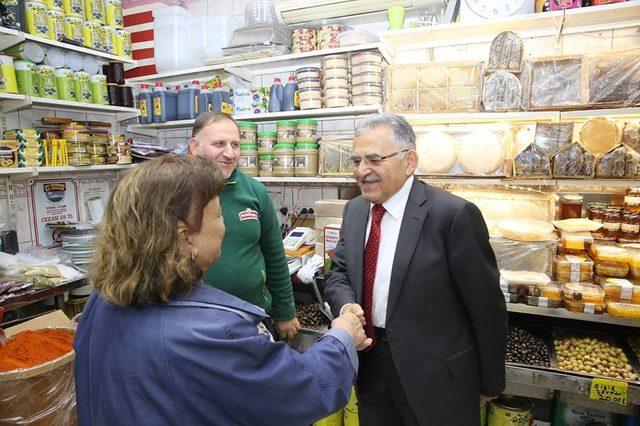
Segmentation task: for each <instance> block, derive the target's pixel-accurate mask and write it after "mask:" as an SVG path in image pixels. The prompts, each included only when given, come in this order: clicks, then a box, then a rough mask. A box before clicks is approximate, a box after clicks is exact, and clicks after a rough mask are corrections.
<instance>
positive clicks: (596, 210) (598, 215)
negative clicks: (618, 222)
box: [588, 203, 607, 223]
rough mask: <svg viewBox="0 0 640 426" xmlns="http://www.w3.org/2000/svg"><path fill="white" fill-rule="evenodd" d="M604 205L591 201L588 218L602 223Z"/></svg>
mask: <svg viewBox="0 0 640 426" xmlns="http://www.w3.org/2000/svg"><path fill="white" fill-rule="evenodd" d="M606 207H607V206H606V205H605V204H602V203H591V204H589V213H588V217H589V220H592V221H594V222H598V223H602V222H603V221H604V211H605V210H606Z"/></svg>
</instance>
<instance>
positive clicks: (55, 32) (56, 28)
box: [47, 9, 67, 40]
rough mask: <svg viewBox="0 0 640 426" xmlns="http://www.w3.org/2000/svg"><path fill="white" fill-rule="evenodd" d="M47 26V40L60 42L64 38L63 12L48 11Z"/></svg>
mask: <svg viewBox="0 0 640 426" xmlns="http://www.w3.org/2000/svg"><path fill="white" fill-rule="evenodd" d="M47 25H48V26H49V38H50V39H51V40H62V39H63V38H64V37H65V36H66V31H67V30H66V24H65V16H64V12H62V11H60V10H56V9H49V10H48V11H47Z"/></svg>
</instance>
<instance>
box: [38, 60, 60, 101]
mask: <svg viewBox="0 0 640 426" xmlns="http://www.w3.org/2000/svg"><path fill="white" fill-rule="evenodd" d="M36 74H37V79H38V95H40V97H41V98H48V99H58V87H57V85H56V76H55V69H54V68H53V67H52V66H49V65H38V66H36Z"/></svg>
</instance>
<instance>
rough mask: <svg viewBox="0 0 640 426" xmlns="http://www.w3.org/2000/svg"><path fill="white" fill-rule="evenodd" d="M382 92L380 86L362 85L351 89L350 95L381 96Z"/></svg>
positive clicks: (372, 84) (382, 88)
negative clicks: (371, 94)
mask: <svg viewBox="0 0 640 426" xmlns="http://www.w3.org/2000/svg"><path fill="white" fill-rule="evenodd" d="M383 91H384V87H383V86H382V84H374V83H362V84H356V85H355V86H352V87H351V94H352V95H354V96H357V95H364V94H370V93H373V94H378V95H381V94H382V93H383Z"/></svg>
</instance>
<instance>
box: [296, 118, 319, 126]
mask: <svg viewBox="0 0 640 426" xmlns="http://www.w3.org/2000/svg"><path fill="white" fill-rule="evenodd" d="M299 125H303V126H317V125H318V120H314V119H313V118H301V119H300V120H298V126H299Z"/></svg>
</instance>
